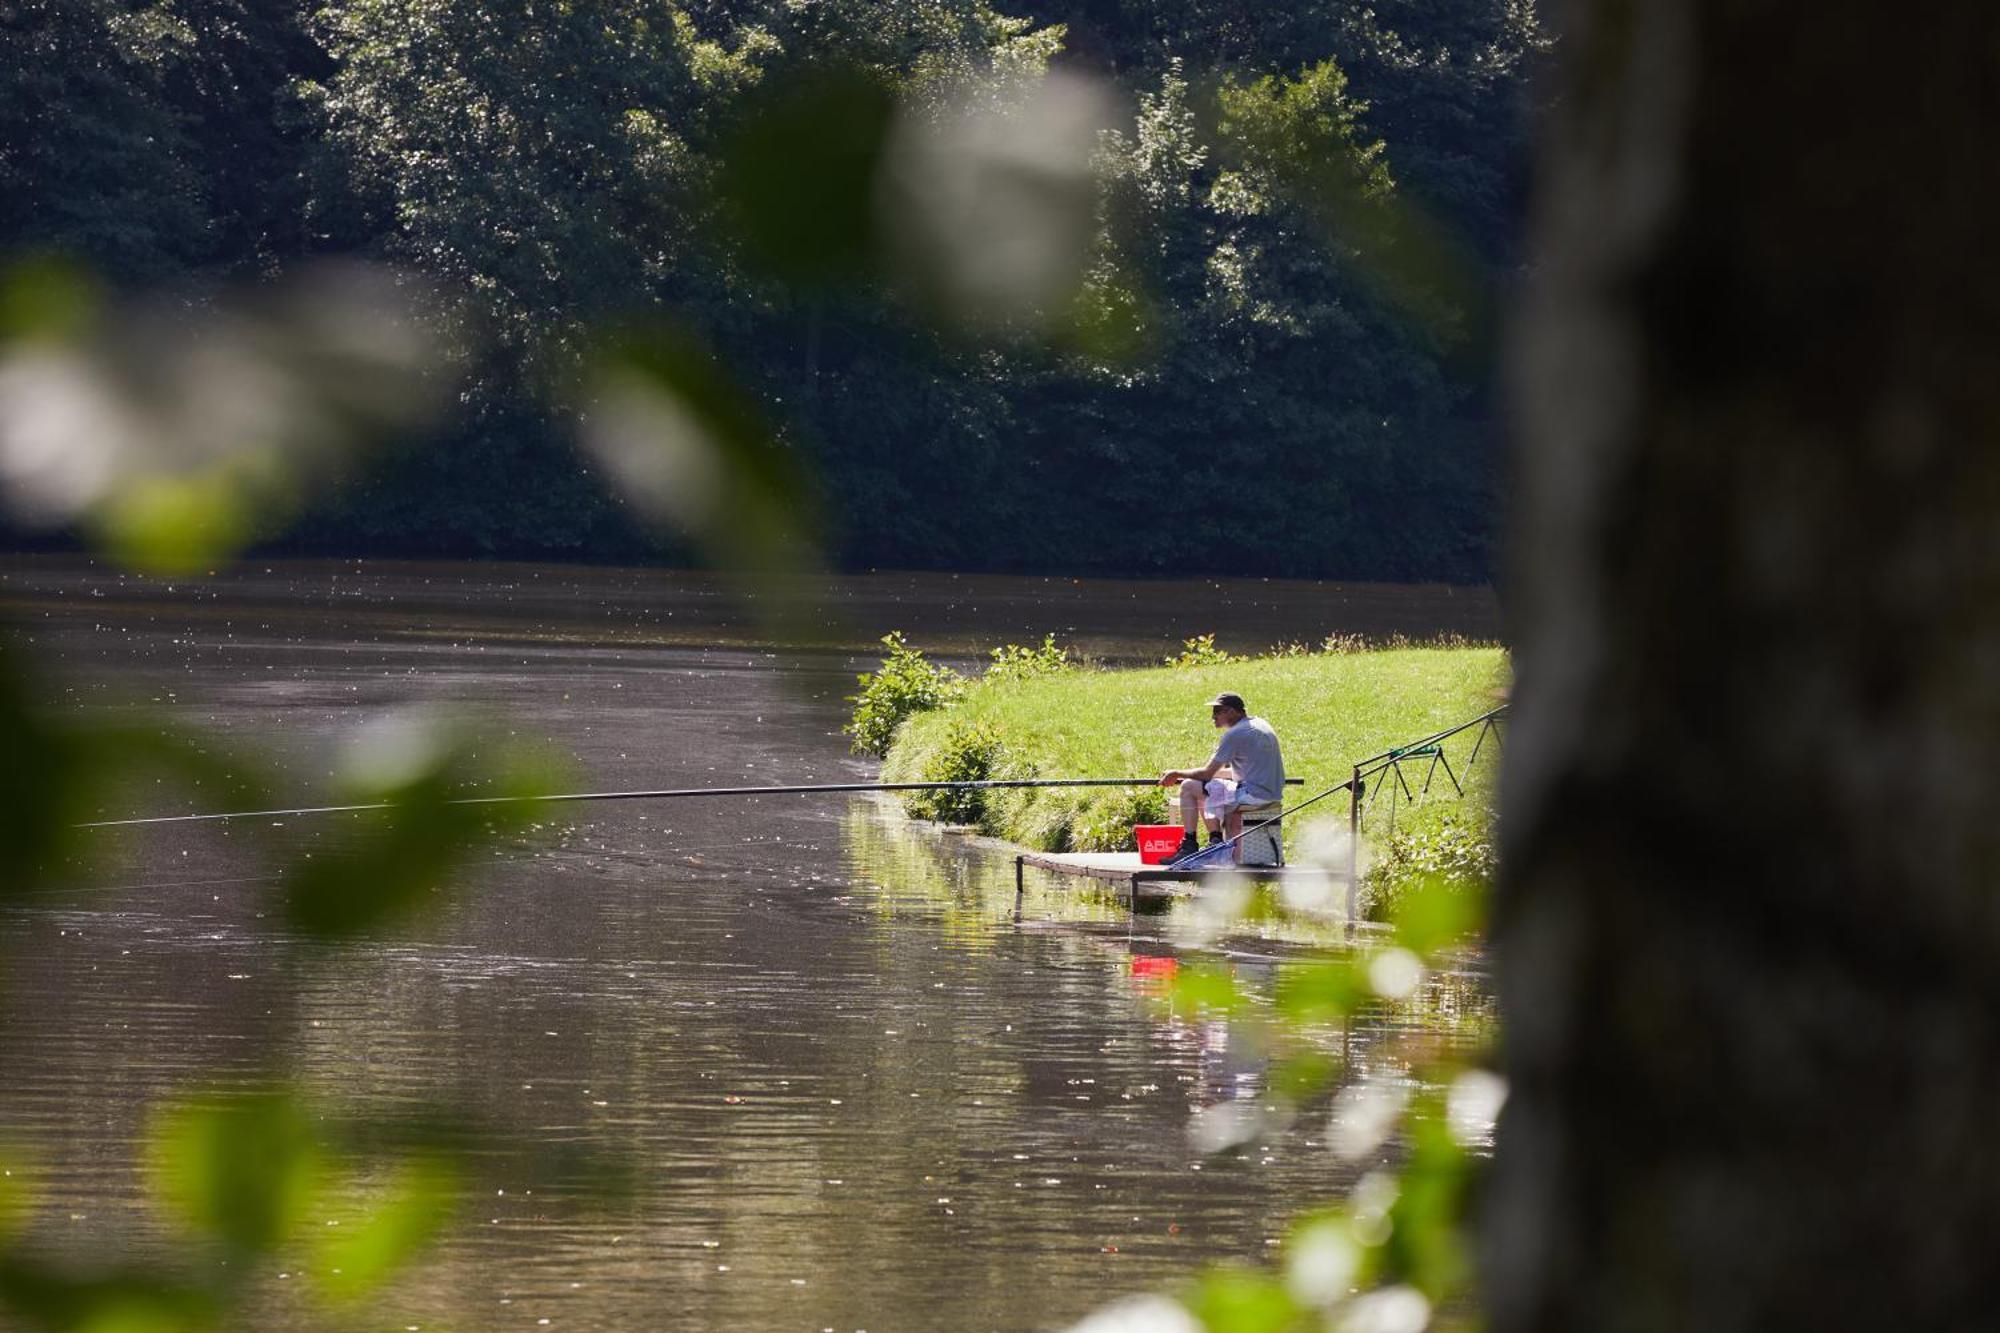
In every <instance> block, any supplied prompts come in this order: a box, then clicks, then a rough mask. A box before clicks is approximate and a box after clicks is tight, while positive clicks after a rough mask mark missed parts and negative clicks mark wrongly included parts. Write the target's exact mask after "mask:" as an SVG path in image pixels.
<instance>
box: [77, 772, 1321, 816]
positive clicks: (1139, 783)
mask: <svg viewBox="0 0 2000 1333" xmlns="http://www.w3.org/2000/svg"><path fill="white" fill-rule="evenodd" d="M1303 781H1304V779H1302V778H1287V779H1286V785H1288V786H1294V787H1295V786H1298V785H1300V784H1301V783H1302V782H1303ZM1159 785H1160V780H1159V779H1158V778H980V779H967V780H964V781H960V782H809V783H802V784H799V785H796V786H789V787H676V788H670V789H665V790H660V791H576V792H562V793H559V794H556V795H553V796H456V797H453V798H452V799H451V800H448V801H446V802H445V804H446V805H520V804H544V805H553V804H558V803H568V802H577V801H668V800H675V799H678V798H681V797H687V796H806V795H814V794H819V793H832V792H865V791H998V790H1009V789H1018V788H1024V787H1157V786H1159ZM395 804H396V803H395V802H393V801H366V802H363V803H361V804H358V805H305V806H298V807H296V808H294V809H290V810H226V811H221V812H219V813H215V814H204V815H152V816H149V817H147V818H144V819H98V820H92V821H91V822H89V823H87V824H77V825H74V827H76V828H133V827H136V826H138V825H141V824H197V823H203V822H206V821H209V820H217V819H283V818H289V817H290V816H293V815H345V814H356V813H359V812H361V811H365V810H391V809H394V808H395Z"/></svg>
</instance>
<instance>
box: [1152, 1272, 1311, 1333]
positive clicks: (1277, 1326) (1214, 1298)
mask: <svg viewBox="0 0 2000 1333" xmlns="http://www.w3.org/2000/svg"><path fill="white" fill-rule="evenodd" d="M1181 1299H1182V1302H1183V1303H1184V1304H1185V1305H1186V1306H1187V1307H1188V1309H1190V1310H1192V1311H1193V1312H1194V1315H1195V1318H1197V1319H1199V1320H1200V1321H1201V1323H1202V1327H1203V1328H1205V1329H1207V1330H1208V1333H1278V1331H1279V1330H1283V1329H1290V1328H1295V1327H1298V1326H1300V1323H1301V1321H1302V1319H1303V1317H1304V1313H1305V1312H1304V1311H1302V1310H1300V1309H1299V1307H1298V1305H1297V1304H1296V1303H1295V1302H1294V1301H1293V1300H1292V1298H1291V1296H1290V1295H1289V1294H1288V1293H1287V1292H1286V1291H1285V1287H1284V1284H1283V1283H1282V1282H1280V1281H1279V1280H1278V1279H1277V1278H1276V1277H1274V1276H1272V1275H1271V1274H1269V1273H1263V1272H1256V1271H1252V1270H1250V1269H1246V1268H1217V1269H1213V1270H1211V1271H1210V1272H1209V1273H1207V1274H1206V1275H1205V1276H1204V1277H1203V1278H1202V1279H1201V1282H1200V1283H1199V1284H1198V1285H1197V1286H1196V1287H1195V1288H1194V1289H1193V1290H1192V1291H1191V1292H1189V1293H1187V1294H1186V1295H1184V1296H1183V1297H1182V1298H1181Z"/></svg>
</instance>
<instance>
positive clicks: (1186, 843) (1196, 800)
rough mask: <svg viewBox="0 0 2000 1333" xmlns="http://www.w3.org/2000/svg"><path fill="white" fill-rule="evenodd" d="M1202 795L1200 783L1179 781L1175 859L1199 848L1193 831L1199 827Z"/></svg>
mask: <svg viewBox="0 0 2000 1333" xmlns="http://www.w3.org/2000/svg"><path fill="white" fill-rule="evenodd" d="M1203 794H1204V793H1203V792H1202V786H1201V783H1199V782H1197V781H1196V780H1195V779H1193V778H1182V779H1181V845H1180V846H1179V847H1177V848H1175V849H1174V856H1175V858H1176V859H1178V858H1180V857H1183V856H1186V855H1187V854H1188V853H1189V852H1192V851H1194V850H1196V849H1197V848H1199V847H1200V846H1201V842H1200V840H1199V839H1198V838H1196V836H1195V830H1196V829H1198V828H1200V827H1201V822H1202V818H1201V817H1202V797H1203Z"/></svg>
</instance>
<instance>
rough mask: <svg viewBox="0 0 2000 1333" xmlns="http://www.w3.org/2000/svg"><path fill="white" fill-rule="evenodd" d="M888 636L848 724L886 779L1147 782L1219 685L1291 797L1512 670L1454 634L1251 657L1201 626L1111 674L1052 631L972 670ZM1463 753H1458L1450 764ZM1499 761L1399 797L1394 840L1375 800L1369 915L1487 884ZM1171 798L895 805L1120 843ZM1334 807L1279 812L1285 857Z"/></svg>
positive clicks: (1178, 763) (1451, 709) (1452, 711)
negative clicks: (1419, 893) (1275, 764)
mask: <svg viewBox="0 0 2000 1333" xmlns="http://www.w3.org/2000/svg"><path fill="white" fill-rule="evenodd" d="M883 642H884V644H885V645H886V646H888V647H889V648H890V656H889V657H888V658H887V659H885V661H884V663H883V669H882V670H881V671H879V672H872V673H869V674H868V675H866V676H863V677H862V678H861V684H862V688H861V691H860V693H858V694H857V695H855V696H854V702H855V704H856V713H855V721H854V722H853V723H851V724H850V726H849V728H848V731H849V734H850V735H851V736H854V737H855V740H856V749H858V750H859V749H863V748H864V747H863V745H862V737H863V736H864V735H867V736H870V737H877V736H880V737H882V738H883V739H882V745H883V749H884V750H885V751H886V761H885V763H884V765H883V770H882V776H883V779H884V780H885V781H894V782H951V781H965V780H981V779H988V778H1032V777H1050V778H1057V777H1064V778H1070V777H1149V776H1152V775H1154V774H1157V773H1160V772H1162V771H1164V770H1166V769H1168V768H1186V767H1191V766H1194V765H1198V764H1200V763H1203V762H1205V761H1206V760H1207V758H1208V756H1209V755H1210V754H1211V753H1212V752H1213V750H1214V745H1215V733H1214V730H1213V728H1212V727H1211V725H1210V724H1209V720H1208V714H1207V710H1206V709H1205V708H1204V707H1203V703H1204V701H1206V700H1207V699H1209V698H1210V697H1212V696H1213V695H1214V694H1215V693H1216V692H1217V691H1219V690H1225V689H1227V690H1235V691H1237V692H1239V693H1241V694H1243V695H1244V697H1245V698H1246V699H1247V700H1248V702H1249V704H1250V707H1251V709H1252V711H1253V712H1255V713H1256V714H1257V715H1259V716H1261V717H1265V718H1267V719H1269V720H1270V721H1271V723H1272V724H1273V725H1274V726H1275V727H1277V729H1278V732H1279V735H1280V736H1281V737H1282V738H1283V741H1284V745H1285V757H1286V766H1287V769H1288V771H1289V772H1290V773H1291V774H1292V775H1293V776H1295V777H1301V778H1304V779H1305V782H1304V785H1303V786H1300V787H1295V788H1292V789H1290V791H1289V793H1288V798H1287V804H1292V803H1295V802H1296V801H1298V800H1302V799H1304V798H1305V797H1307V796H1311V795H1316V794H1318V793H1319V792H1321V791H1324V790H1325V789H1327V788H1328V787H1331V786H1333V785H1335V784H1336V783H1339V782H1342V781H1344V780H1345V779H1346V778H1347V777H1348V774H1349V766H1350V765H1351V764H1352V763H1353V761H1354V760H1356V759H1359V758H1365V757H1367V756H1369V755H1372V754H1376V753H1379V752H1380V751H1382V750H1384V749H1385V748H1387V747H1388V746H1391V745H1398V744H1402V743H1404V742H1407V741H1411V740H1414V739H1416V738H1418V737H1420V736H1424V735H1427V734H1430V733H1431V732H1435V731H1438V730H1441V729H1443V728H1445V727H1449V726H1453V725H1455V724H1457V723H1459V722H1463V721H1465V720H1466V719H1468V718H1471V717H1475V716H1477V715H1478V714H1480V713H1482V712H1484V711H1486V710H1487V709H1489V708H1491V707H1492V706H1493V704H1494V703H1495V701H1496V699H1495V696H1496V693H1497V691H1498V690H1499V689H1500V688H1501V687H1503V686H1504V685H1505V683H1506V681H1507V662H1506V655H1505V653H1504V652H1502V651H1501V650H1500V649H1499V648H1497V647H1493V646H1491V645H1478V644H1469V643H1465V642H1463V641H1453V642H1451V643H1449V644H1446V645H1422V646H1419V645H1412V644H1409V643H1408V642H1407V641H1401V640H1399V641H1397V642H1396V643H1395V644H1394V645H1393V646H1384V647H1369V646H1367V645H1366V644H1364V643H1362V642H1360V641H1357V640H1355V639H1353V638H1349V637H1336V638H1331V639H1328V640H1327V641H1326V642H1325V643H1324V644H1322V645H1320V646H1319V647H1318V648H1316V649H1314V648H1307V647H1304V646H1302V645H1298V644H1291V645H1282V646H1280V647H1278V648H1276V649H1274V650H1273V651H1272V652H1271V653H1270V654H1267V655H1264V656H1259V657H1254V658H1253V657H1242V656H1237V655H1234V654H1231V653H1228V652H1225V651H1224V650H1222V649H1220V648H1218V647H1216V645H1215V642H1214V638H1213V636H1208V635H1204V636H1200V637H1198V638H1196V639H1194V640H1191V641H1189V643H1187V644H1186V645H1184V647H1183V650H1182V652H1181V653H1180V654H1178V655H1177V656H1176V657H1175V658H1174V659H1172V660H1171V661H1170V663H1169V664H1167V665H1163V666H1159V667H1151V668H1145V669H1139V670H1117V671H1108V670H1097V669H1092V668H1090V667H1088V666H1084V665H1080V664H1079V663H1078V661H1077V660H1076V658H1075V656H1074V655H1073V654H1071V653H1069V652H1067V651H1066V650H1064V649H1063V648H1062V647H1061V646H1060V645H1058V644H1056V642H1055V640H1054V639H1053V637H1049V638H1045V639H1044V640H1043V641H1042V643H1041V644H1040V645H1039V646H1037V647H1032V648H1026V647H1020V646H1018V645H1011V644H1010V645H1007V646H1005V647H1002V648H997V649H995V650H994V651H993V653H992V659H993V666H992V667H991V668H990V669H989V670H988V672H987V673H986V674H985V675H984V676H983V677H981V678H980V679H978V680H971V681H968V680H966V679H964V678H962V677H960V676H958V675H957V674H956V673H954V672H951V671H949V670H948V669H946V668H943V667H940V666H936V665H935V664H932V663H929V662H927V661H925V660H924V658H923V654H922V653H921V652H919V651H918V650H916V649H913V648H910V647H909V646H908V644H907V643H905V642H904V640H903V637H902V636H901V635H900V634H892V635H889V636H888V637H887V638H885V639H884V640H883ZM889 719H893V721H890V720H889ZM885 723H886V725H885ZM1469 744H1470V737H1469V736H1468V738H1467V745H1469ZM1463 758H1464V750H1463V749H1461V750H1460V751H1458V752H1457V753H1456V754H1454V756H1453V762H1454V763H1455V764H1458V763H1462V760H1463ZM1494 758H1495V756H1494V755H1493V754H1491V753H1490V752H1488V753H1486V754H1482V756H1481V758H1480V763H1479V766H1478V767H1477V768H1475V769H1474V770H1473V771H1472V773H1471V774H1470V775H1469V778H1470V781H1469V783H1468V795H1467V799H1466V800H1465V801H1460V800H1458V799H1456V798H1442V799H1434V800H1432V801H1429V802H1426V803H1424V804H1422V805H1419V806H1416V807H1410V806H1403V807H1402V808H1401V809H1400V810H1399V811H1398V815H1397V821H1396V822H1397V827H1396V830H1395V832H1394V833H1393V834H1390V833H1388V831H1387V828H1386V810H1385V809H1384V808H1383V807H1382V806H1381V805H1380V804H1379V803H1378V804H1377V805H1375V806H1374V807H1373V808H1371V810H1370V812H1369V818H1368V824H1369V828H1370V831H1371V834H1372V835H1373V837H1374V838H1375V839H1376V849H1377V852H1378V859H1377V862H1376V865H1375V867H1374V869H1373V870H1372V871H1371V872H1370V874H1369V877H1368V881H1367V889H1368V898H1369V901H1370V903H1371V911H1370V914H1371V915H1381V914H1383V913H1386V912H1388V911H1390V910H1391V909H1392V908H1393V906H1394V903H1395V902H1396V901H1397V895H1398V893H1399V891H1400V887H1399V886H1401V885H1402V884H1404V883H1407V882H1409V881H1410V880H1411V879H1412V878H1413V877H1424V878H1435V879H1439V880H1441V881H1444V882H1447V883H1451V884H1454V885H1456V884H1458V883H1461V882H1463V883H1466V884H1472V883H1480V882H1484V880H1485V878H1486V877H1487V876H1488V875H1489V874H1490V870H1491V864H1492V852H1491V847H1490V843H1489V839H1488V834H1487V825H1488V822H1489V821H1488V817H1487V815H1486V813H1485V812H1486V811H1487V810H1488V809H1489V808H1490V792H1491V783H1492V778H1493V774H1494V770H1495V768H1496V767H1497V765H1496V764H1495V763H1494V762H1493V760H1494ZM1462 776H1465V775H1462ZM1440 782H1442V779H1441V778H1440ZM1171 795H1172V793H1170V792H1168V791H1165V790H1163V789H1161V788H1158V787H1124V788H1088V787H1084V788H1035V789H1021V790H1004V791H973V792H949V793H931V792H925V793H914V794H912V795H911V796H910V797H907V798H905V801H904V808H905V809H906V810H907V811H908V812H909V813H910V814H912V815H914V816H916V817H918V818H922V819H935V820H940V821H942V822H947V823H957V824H964V825H970V826H973V827H976V828H978V829H979V831H980V832H982V833H986V834H988V835H991V836H993V837H998V838H1004V839H1006V840H1008V841H1010V842H1014V843H1017V844H1020V845H1022V846H1025V847H1030V848H1033V849H1035V850H1037V851H1130V850H1131V849H1132V826H1133V825H1135V824H1149V823H1162V822H1173V820H1174V818H1176V817H1177V816H1172V815H1170V813H1169V812H1170V810H1172V808H1173V806H1172V802H1171V799H1170V798H1171ZM1346 812H1347V803H1346V800H1345V798H1344V797H1339V796H1335V797H1330V798H1328V799H1327V800H1326V801H1325V802H1323V803H1322V805H1321V806H1319V807H1315V809H1314V810H1312V811H1310V812H1308V813H1307V814H1306V815H1304V816H1300V817H1296V818H1294V819H1292V820H1289V821H1287V828H1286V842H1287V846H1288V848H1289V850H1290V854H1291V855H1292V856H1293V857H1294V858H1297V857H1299V856H1301V855H1303V854H1305V852H1306V849H1307V847H1308V845H1309V844H1311V843H1312V842H1313V841H1314V840H1315V838H1314V835H1315V832H1318V831H1325V830H1328V829H1330V828H1334V827H1344V825H1345V820H1346Z"/></svg>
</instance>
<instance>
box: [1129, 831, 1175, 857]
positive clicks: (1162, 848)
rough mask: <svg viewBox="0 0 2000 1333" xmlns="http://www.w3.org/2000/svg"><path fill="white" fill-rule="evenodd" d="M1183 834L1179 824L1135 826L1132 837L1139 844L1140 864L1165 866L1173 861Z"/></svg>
mask: <svg viewBox="0 0 2000 1333" xmlns="http://www.w3.org/2000/svg"><path fill="white" fill-rule="evenodd" d="M1182 832H1183V830H1182V828H1181V826H1180V825H1179V824H1139V825H1135V826H1134V827H1133V829H1132V837H1133V838H1134V840H1136V841H1137V842H1138V844H1139V864H1140V865H1148V866H1163V865H1165V864H1166V863H1167V862H1169V861H1171V860H1173V859H1174V853H1175V852H1176V851H1178V850H1179V849H1180V845H1181V833H1182Z"/></svg>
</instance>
